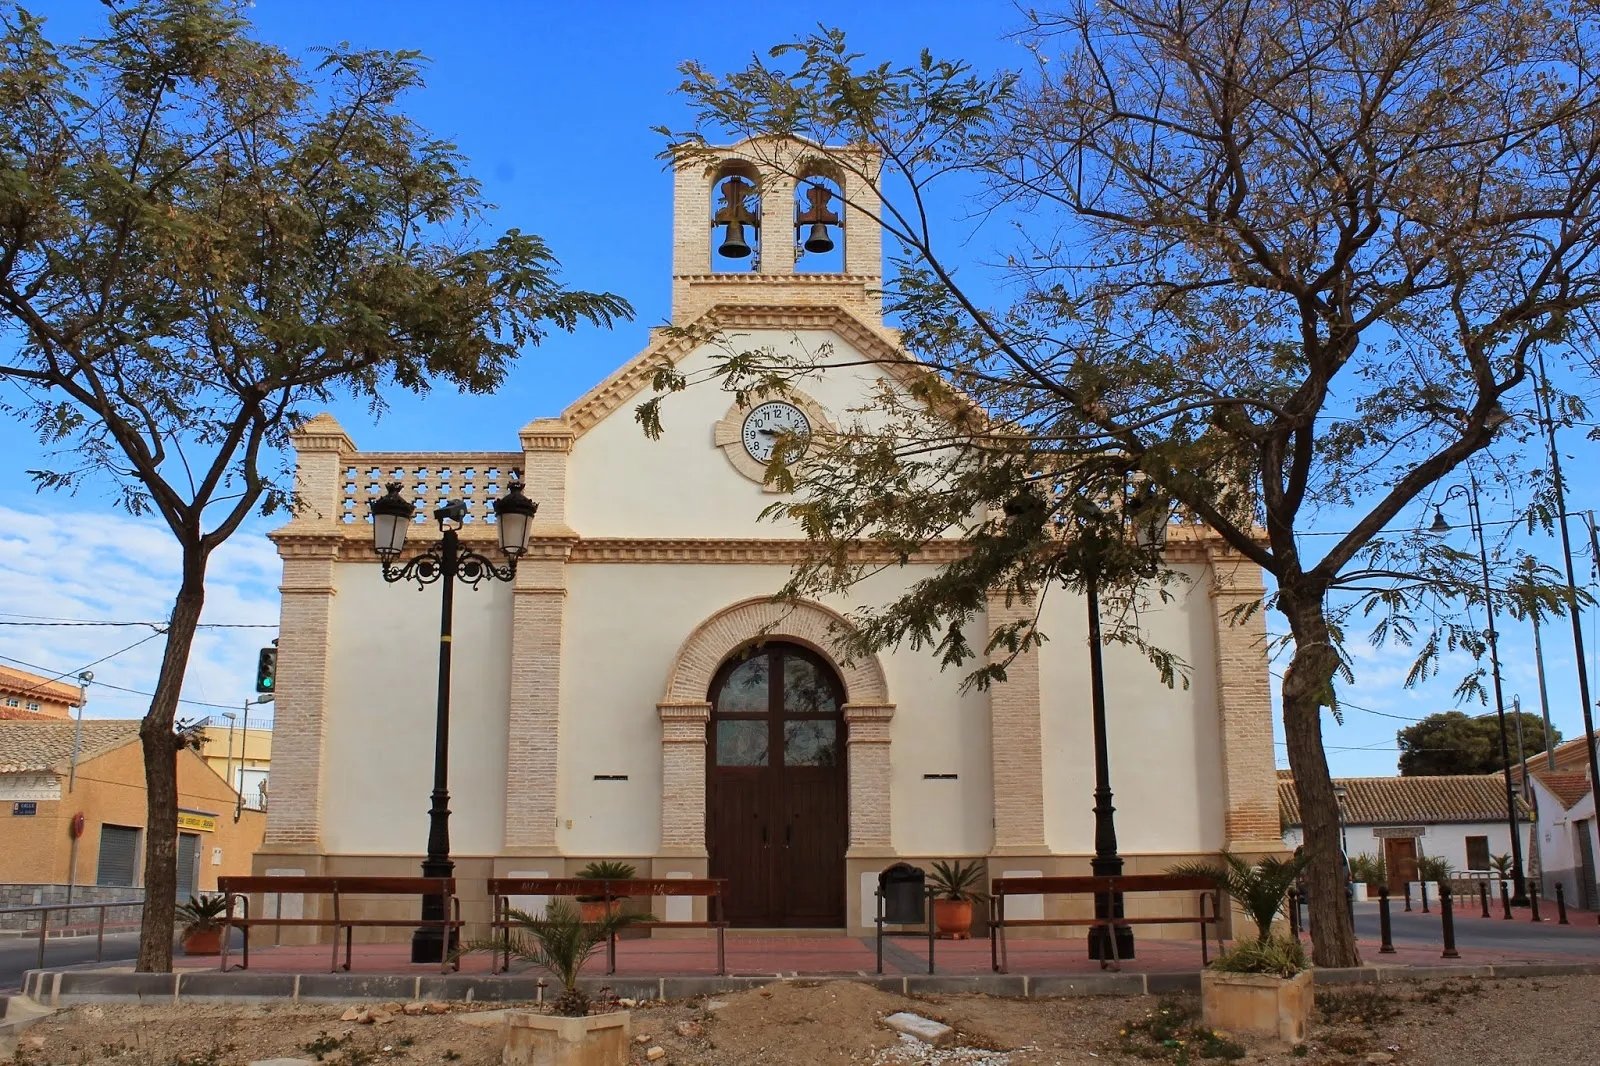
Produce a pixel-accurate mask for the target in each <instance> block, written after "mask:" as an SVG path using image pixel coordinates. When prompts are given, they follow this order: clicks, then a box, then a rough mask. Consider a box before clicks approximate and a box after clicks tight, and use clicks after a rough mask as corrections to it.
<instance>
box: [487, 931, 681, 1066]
mask: <svg viewBox="0 0 1600 1066" xmlns="http://www.w3.org/2000/svg"><path fill="white" fill-rule="evenodd" d="M602 910H603V908H602ZM507 916H508V917H509V918H510V920H511V928H510V929H509V930H508V931H507V933H506V936H505V939H504V940H502V939H501V938H500V937H498V936H495V937H489V938H488V939H484V940H474V941H472V942H471V943H469V944H467V945H466V947H464V948H463V949H462V950H463V951H497V950H502V949H503V950H505V951H506V952H507V953H508V954H509V955H510V957H511V958H514V959H520V960H522V961H524V962H531V963H533V964H534V965H535V966H539V967H542V968H544V969H545V970H548V971H549V972H550V973H551V974H552V975H553V976H554V977H555V978H556V979H557V980H558V981H560V982H561V993H560V995H558V996H557V997H556V998H555V999H554V1000H552V1001H551V1003H550V1004H549V1013H548V1014H539V1013H535V1012H532V1011H511V1012H509V1013H507V1015H506V1046H505V1051H504V1054H503V1056H502V1062H503V1066H547V1064H548V1066H563V1064H568V1063H570V1064H572V1066H580V1064H581V1066H626V1064H627V1062H628V1047H629V1037H630V1035H631V1016H630V1015H629V1013H628V1012H627V1011H625V1010H621V1011H608V1012H607V1013H604V1014H590V1013H589V1009H590V1007H591V1006H592V1004H591V1002H590V1000H589V995H588V993H586V992H584V990H583V989H581V988H579V987H578V974H579V973H580V972H581V971H582V970H583V964H584V963H586V962H588V961H589V959H590V958H591V957H592V956H593V955H594V953H595V952H596V951H597V950H599V948H600V946H601V945H602V944H604V943H605V942H606V941H607V940H608V939H610V938H611V937H612V936H613V935H614V934H616V933H618V932H620V931H621V930H623V929H625V928H627V927H628V926H630V925H634V924H637V923H639V922H648V921H653V920H654V919H653V918H652V917H651V915H649V914H623V913H620V912H618V913H613V914H605V913H602V914H601V915H600V917H599V918H598V920H596V921H588V920H586V919H585V918H584V917H583V916H582V914H581V913H580V912H579V911H578V909H577V908H575V907H573V906H572V904H570V903H567V902H565V901H564V900H551V901H550V903H549V904H548V905H547V906H546V907H545V912H544V915H543V917H538V916H535V915H532V914H529V913H527V912H526V911H519V910H511V911H509V912H508V915H507Z"/></svg>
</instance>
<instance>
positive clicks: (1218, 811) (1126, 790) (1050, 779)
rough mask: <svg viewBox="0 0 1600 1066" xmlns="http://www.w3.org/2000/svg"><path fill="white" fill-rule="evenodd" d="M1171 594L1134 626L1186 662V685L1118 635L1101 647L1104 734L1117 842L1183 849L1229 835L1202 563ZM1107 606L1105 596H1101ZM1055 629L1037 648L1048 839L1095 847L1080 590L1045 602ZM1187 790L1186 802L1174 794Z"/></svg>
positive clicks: (1147, 849)
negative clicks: (1173, 681)
mask: <svg viewBox="0 0 1600 1066" xmlns="http://www.w3.org/2000/svg"><path fill="white" fill-rule="evenodd" d="M1178 569H1179V570H1180V571H1181V572H1183V573H1184V574H1185V575H1186V576H1187V577H1188V578H1189V580H1188V581H1187V582H1186V583H1183V584H1179V585H1176V586H1174V587H1173V590H1172V591H1173V593H1174V595H1175V597H1176V598H1175V599H1174V600H1173V601H1172V602H1171V603H1166V604H1162V603H1160V602H1159V601H1156V602H1153V603H1151V604H1149V605H1148V606H1147V607H1146V608H1145V609H1144V610H1142V612H1141V615H1140V626H1141V629H1142V630H1143V632H1144V633H1145V634H1146V639H1147V640H1149V641H1150V642H1151V643H1153V644H1155V645H1157V646H1159V647H1161V648H1164V649H1166V650H1167V651H1170V652H1172V653H1173V654H1175V655H1177V656H1178V657H1179V658H1181V659H1182V660H1183V661H1184V662H1185V663H1187V664H1188V677H1189V687H1188V688H1187V689H1184V688H1183V686H1182V684H1181V682H1180V683H1178V684H1177V685H1176V686H1175V687H1173V688H1168V687H1166V686H1165V685H1164V684H1162V682H1161V678H1160V676H1159V675H1158V674H1157V672H1156V669H1155V667H1154V666H1152V665H1151V664H1150V663H1149V662H1148V661H1147V660H1146V659H1145V658H1144V656H1143V655H1142V654H1141V653H1140V652H1139V651H1138V650H1137V649H1134V648H1131V647H1127V646H1124V645H1117V644H1113V645H1110V646H1107V647H1106V648H1105V652H1104V659H1105V685H1106V740H1107V747H1108V750H1109V754H1110V759H1111V787H1112V792H1113V794H1114V797H1115V806H1116V811H1117V814H1116V818H1117V822H1116V824H1117V843H1118V845H1119V846H1120V848H1121V849H1122V850H1123V851H1127V852H1140V853H1146V854H1161V853H1169V854H1188V853H1192V852H1195V851H1215V850H1217V849H1219V848H1222V847H1224V846H1225V845H1226V839H1225V836H1224V828H1223V807H1224V804H1223V796H1224V789H1223V781H1222V774H1223V768H1222V738H1221V734H1222V730H1221V724H1220V722H1219V719H1218V713H1217V703H1216V691H1217V685H1216V665H1215V664H1216V647H1215V645H1216V639H1215V635H1214V631H1213V629H1212V625H1211V620H1210V607H1209V602H1208V600H1207V596H1208V585H1207V574H1206V568H1205V567H1203V566H1183V567H1179V568H1178ZM1102 610H1104V611H1106V612H1107V613H1108V614H1109V610H1110V607H1109V605H1102ZM1040 626H1041V628H1042V629H1043V631H1044V632H1045V634H1046V635H1047V636H1048V637H1049V638H1050V639H1049V642H1048V643H1047V644H1045V646H1044V648H1043V650H1042V651H1041V652H1040V653H1039V688H1040V724H1041V728H1042V731H1043V736H1044V798H1045V840H1046V842H1047V843H1048V844H1049V846H1050V850H1051V851H1054V852H1066V853H1077V854H1084V853H1089V852H1093V851H1094V818H1093V815H1092V810H1093V807H1094V735H1093V722H1092V718H1091V707H1090V700H1089V657H1088V647H1087V644H1088V622H1087V614H1086V607H1085V603H1084V598H1083V596H1081V595H1079V594H1077V593H1073V592H1068V591H1066V590H1064V589H1059V588H1058V589H1055V590H1052V591H1050V592H1049V593H1048V594H1047V595H1046V597H1045V602H1044V605H1043V608H1042V609H1041V611H1040ZM1173 796H1183V797H1185V801H1184V802H1183V803H1174V802H1172V797H1173Z"/></svg>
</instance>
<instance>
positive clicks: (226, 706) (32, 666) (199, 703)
mask: <svg viewBox="0 0 1600 1066" xmlns="http://www.w3.org/2000/svg"><path fill="white" fill-rule="evenodd" d="M160 635H161V634H159V633H152V634H150V636H149V637H145V638H144V640H140V641H138V642H136V643H134V644H130V645H128V647H126V648H123V649H122V651H115V652H112V653H111V655H107V656H106V657H105V659H96V660H95V661H94V662H92V663H90V664H89V665H88V666H85V667H83V669H85V670H87V669H88V668H89V666H96V665H98V664H100V663H103V662H105V661H106V659H110V658H112V657H113V656H116V655H121V654H122V652H123V651H128V650H129V649H131V648H136V647H138V646H139V645H140V644H143V643H144V642H145V641H146V640H149V639H151V637H157V636H160ZM0 659H4V660H5V661H6V662H8V663H16V664H17V665H18V666H25V667H27V668H28V669H29V670H42V671H44V672H45V673H49V672H50V667H48V666H40V665H39V664H38V663H30V662H24V661H23V660H21V659H13V658H12V657H11V656H9V655H0ZM70 673H73V671H71V670H65V671H62V672H61V673H59V674H57V675H56V676H55V678H54V679H53V680H59V679H61V678H63V677H66V676H67V674H70ZM46 683H47V684H48V682H46ZM95 684H96V685H97V686H98V687H100V688H109V689H115V690H116V691H118V692H127V693H130V694H131V695H134V696H144V697H145V698H147V699H154V698H155V693H154V692H141V691H139V690H138V689H136V688H124V687H123V686H121V685H113V684H111V682H109V681H96V682H95ZM35 687H37V686H35ZM30 691H31V690H30ZM178 702H179V703H187V704H191V705H192V706H195V707H217V708H220V709H221V710H224V711H231V710H234V709H235V708H236V707H237V704H232V703H208V702H207V701H205V700H186V699H184V698H182V697H181V696H180V697H179V698H178Z"/></svg>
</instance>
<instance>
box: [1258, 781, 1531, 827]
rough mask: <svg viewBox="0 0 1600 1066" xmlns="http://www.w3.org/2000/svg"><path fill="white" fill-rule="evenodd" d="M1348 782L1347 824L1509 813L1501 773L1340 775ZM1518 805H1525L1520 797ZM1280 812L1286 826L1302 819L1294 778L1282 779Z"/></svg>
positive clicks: (1475, 818) (1481, 818)
mask: <svg viewBox="0 0 1600 1066" xmlns="http://www.w3.org/2000/svg"><path fill="white" fill-rule="evenodd" d="M1333 783H1334V784H1335V785H1343V786H1344V787H1345V800H1344V804H1345V821H1346V823H1347V824H1349V825H1433V824H1440V823H1450V822H1493V821H1497V820H1499V819H1501V818H1504V817H1505V816H1506V793H1505V779H1504V778H1503V777H1502V776H1501V775H1500V774H1457V775H1453V776H1449V777H1336V778H1334V780H1333ZM1517 806H1518V809H1519V810H1520V812H1521V813H1522V814H1523V815H1524V816H1526V814H1527V809H1526V807H1525V806H1524V805H1523V804H1522V803H1521V801H1520V800H1519V801H1518V804H1517ZM1278 811H1279V815H1280V816H1281V818H1282V820H1283V822H1284V824H1285V825H1299V824H1300V797H1299V796H1298V795H1296V794H1295V789H1294V779H1293V778H1287V779H1285V778H1283V777H1282V776H1281V775H1280V777H1279V780H1278Z"/></svg>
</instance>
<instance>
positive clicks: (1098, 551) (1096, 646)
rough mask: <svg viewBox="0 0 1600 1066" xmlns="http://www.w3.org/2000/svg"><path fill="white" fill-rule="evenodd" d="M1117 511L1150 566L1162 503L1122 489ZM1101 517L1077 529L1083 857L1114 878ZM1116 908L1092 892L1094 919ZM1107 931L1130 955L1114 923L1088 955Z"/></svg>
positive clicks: (1126, 935)
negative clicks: (1087, 752) (1084, 734)
mask: <svg viewBox="0 0 1600 1066" xmlns="http://www.w3.org/2000/svg"><path fill="white" fill-rule="evenodd" d="M1123 513H1124V514H1126V515H1127V516H1128V518H1129V519H1130V520H1131V525H1132V526H1133V541H1134V546H1135V547H1136V548H1137V549H1138V551H1139V553H1140V554H1141V555H1142V556H1143V557H1144V559H1145V561H1146V563H1147V564H1149V565H1153V564H1154V561H1155V558H1156V557H1157V556H1158V555H1159V554H1160V552H1161V549H1162V548H1164V547H1165V546H1166V543H1167V518H1168V510H1167V506H1166V505H1165V504H1164V503H1159V502H1158V501H1156V499H1155V498H1154V496H1153V494H1151V493H1148V492H1146V493H1142V494H1139V495H1132V496H1130V495H1128V494H1126V493H1125V500H1124V508H1123ZM1105 517H1106V516H1105V514H1104V512H1102V511H1101V510H1100V509H1099V508H1097V507H1095V508H1091V511H1090V513H1089V516H1088V517H1087V518H1086V520H1084V521H1081V522H1080V524H1079V528H1078V535H1079V539H1080V541H1081V542H1082V547H1083V549H1084V550H1083V552H1082V558H1081V566H1082V576H1083V582H1084V599H1085V601H1086V606H1087V609H1088V621H1089V701H1090V707H1091V711H1092V719H1093V728H1094V858H1093V859H1091V860H1090V862H1089V869H1090V872H1091V873H1093V874H1094V876H1096V877H1120V876H1122V856H1121V854H1120V853H1119V852H1118V851H1117V824H1116V806H1115V805H1114V804H1113V802H1112V792H1111V756H1110V750H1109V746H1108V744H1107V740H1106V685H1105V663H1104V658H1103V654H1102V647H1101V637H1100V578H1101V573H1102V569H1103V565H1102V564H1103V562H1104V558H1105V553H1106V550H1107V549H1108V548H1110V547H1111V544H1109V543H1108V542H1107V541H1106V539H1105V537H1106V534H1105V532H1104V527H1103V525H1102V524H1101V523H1102V522H1103V521H1104V518H1105ZM1125 535H1126V534H1125V531H1124V530H1123V529H1122V528H1121V526H1120V525H1119V526H1118V528H1117V530H1116V533H1115V537H1116V538H1117V539H1121V538H1123V537H1125ZM1122 913H1123V912H1122V894H1121V893H1120V892H1119V893H1115V894H1113V895H1112V896H1111V897H1110V898H1109V899H1108V898H1107V897H1104V896H1100V895H1096V897H1095V917H1096V918H1121V917H1122ZM1110 935H1115V937H1116V941H1115V945H1114V947H1115V951H1116V955H1115V958H1117V959H1131V958H1133V957H1134V940H1133V927H1132V926H1127V925H1118V926H1113V927H1111V929H1110V930H1108V929H1107V927H1105V926H1094V927H1092V928H1091V929H1090V931H1089V957H1090V958H1091V959H1104V958H1107V957H1111V956H1110V955H1109V952H1110V950H1111V949H1112V947H1113V944H1112V942H1111V940H1110V939H1109V937H1110Z"/></svg>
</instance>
